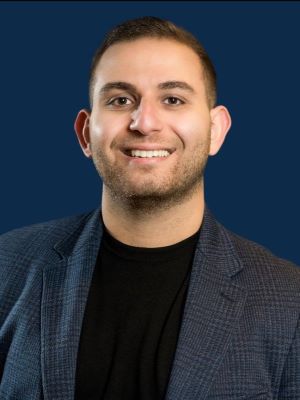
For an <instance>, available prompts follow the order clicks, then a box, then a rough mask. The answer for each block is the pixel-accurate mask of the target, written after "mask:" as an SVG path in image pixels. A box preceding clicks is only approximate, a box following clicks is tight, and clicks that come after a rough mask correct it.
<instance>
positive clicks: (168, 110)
mask: <svg viewBox="0 0 300 400" xmlns="http://www.w3.org/2000/svg"><path fill="white" fill-rule="evenodd" d="M210 125H211V118H210V110H209V107H208V104H207V97H206V93H205V84H204V79H203V72H202V67H201V64H200V61H199V58H198V56H197V55H196V54H195V53H194V51H193V50H191V49H190V48H189V47H187V46H185V45H183V44H180V43H177V42H175V41H172V40H166V39H153V38H143V39H138V40H135V41H133V42H124V43H120V44H116V45H113V46H111V47H110V48H109V49H108V50H106V52H105V53H104V54H103V56H102V58H101V60H100V62H99V65H98V66H97V69H96V72H95V86H94V93H93V108H92V112H91V116H90V121H89V135H90V137H89V140H90V144H91V153H92V158H93V161H94V164H95V166H96V168H97V171H98V173H99V174H100V176H101V177H102V179H103V182H104V185H105V186H106V187H107V188H108V190H110V192H111V193H112V194H113V195H114V196H115V197H119V198H122V199H125V198H126V199H134V200H136V201H138V200H143V201H145V202H146V203H147V200H149V199H150V203H149V204H155V205H157V203H158V202H160V201H161V202H162V201H165V202H167V203H168V204H171V203H172V202H178V201H179V202H180V201H181V200H182V199H183V198H184V197H186V196H188V195H190V194H191V193H194V192H195V190H197V189H199V187H201V182H202V174H203V170H204V167H205V164H206V161H207V157H208V154H209V148H210ZM145 156H146V157H145Z"/></svg>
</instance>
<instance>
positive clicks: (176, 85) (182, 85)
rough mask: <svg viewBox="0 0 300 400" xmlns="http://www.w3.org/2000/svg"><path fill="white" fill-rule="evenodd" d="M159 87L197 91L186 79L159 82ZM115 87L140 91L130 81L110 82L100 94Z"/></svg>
mask: <svg viewBox="0 0 300 400" xmlns="http://www.w3.org/2000/svg"><path fill="white" fill-rule="evenodd" d="M157 87H158V89H160V90H168V89H182V90H186V91H188V92H190V93H195V90H194V89H193V87H192V86H191V85H189V84H188V83H186V82H184V81H166V82H162V83H159V84H158V86H157ZM113 89H118V90H125V91H128V92H133V93H136V94H137V93H138V90H137V88H136V86H134V85H132V84H131V83H128V82H122V81H118V82H108V83H106V84H105V85H104V86H102V88H101V89H100V91H99V94H100V95H102V94H105V93H107V92H109V91H111V90H113Z"/></svg>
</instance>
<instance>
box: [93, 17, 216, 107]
mask: <svg viewBox="0 0 300 400" xmlns="http://www.w3.org/2000/svg"><path fill="white" fill-rule="evenodd" d="M144 37H150V38H160V39H161V38H166V39H171V40H175V41H177V42H179V43H182V44H185V45H186V46H188V47H190V48H191V49H192V50H194V51H195V53H196V54H197V55H198V56H199V58H200V62H201V65H202V67H203V73H204V81H205V86H206V95H207V101H208V104H209V107H210V108H213V107H214V106H215V104H216V100H217V88H216V86H217V76H216V71H215V68H214V66H213V63H212V62H211V60H210V58H209V56H208V54H207V53H206V51H205V49H204V47H203V46H202V44H201V43H200V42H199V41H198V40H197V39H196V38H195V37H194V36H193V35H192V34H191V33H190V32H188V31H186V30H185V29H183V28H180V27H178V26H176V25H175V24H173V23H172V22H170V21H166V20H163V19H161V18H157V17H141V18H136V19H132V20H128V21H125V22H123V23H122V24H120V25H117V26H116V27H115V28H114V29H112V30H111V31H110V32H108V33H107V34H106V36H105V38H104V41H103V42H102V44H101V46H100V47H99V48H98V49H97V50H96V52H95V55H94V57H93V61H92V65H91V69H90V79H89V96H90V104H91V106H92V104H93V102H92V99H93V96H92V95H93V90H94V84H95V70H96V67H97V65H98V63H99V61H100V59H101V57H102V55H103V53H104V52H105V51H106V50H107V49H108V48H109V47H110V46H112V45H113V44H116V43H120V42H130V41H133V40H137V39H140V38H144Z"/></svg>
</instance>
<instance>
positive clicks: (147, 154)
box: [130, 150, 170, 158]
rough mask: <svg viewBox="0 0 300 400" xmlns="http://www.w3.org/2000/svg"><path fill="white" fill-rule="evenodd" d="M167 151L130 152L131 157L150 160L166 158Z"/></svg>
mask: <svg viewBox="0 0 300 400" xmlns="http://www.w3.org/2000/svg"><path fill="white" fill-rule="evenodd" d="M169 155H170V153H169V152H168V150H148V151H146V150H130V156H131V157H140V158H152V157H168V156H169Z"/></svg>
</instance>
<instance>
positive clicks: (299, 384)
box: [278, 317, 300, 400]
mask: <svg viewBox="0 0 300 400" xmlns="http://www.w3.org/2000/svg"><path fill="white" fill-rule="evenodd" d="M278 399H280V400H299V399H300V317H299V319H298V325H297V328H296V331H295V335H294V339H293V342H292V344H291V347H290V349H289V352H288V355H287V359H286V362H285V366H284V370H283V373H282V376H281V382H280V388H279V395H278Z"/></svg>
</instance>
